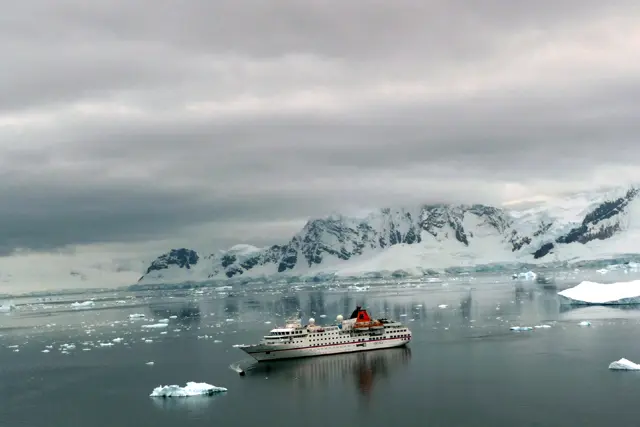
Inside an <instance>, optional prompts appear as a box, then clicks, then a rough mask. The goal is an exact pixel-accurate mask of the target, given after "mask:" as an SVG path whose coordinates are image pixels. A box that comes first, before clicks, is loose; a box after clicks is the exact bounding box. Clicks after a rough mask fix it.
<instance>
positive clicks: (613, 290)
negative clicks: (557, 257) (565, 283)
mask: <svg viewBox="0 0 640 427" xmlns="http://www.w3.org/2000/svg"><path fill="white" fill-rule="evenodd" d="M558 295H560V296H561V297H563V299H564V301H567V302H569V303H571V304H583V305H589V304H604V305H621V304H639V303H640V280H634V281H631V282H617V283H609V284H603V283H596V282H588V281H585V282H582V283H580V284H579V285H577V286H574V287H573V288H569V289H565V290H564V291H561V292H558Z"/></svg>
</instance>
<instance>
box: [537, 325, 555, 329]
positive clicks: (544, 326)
mask: <svg viewBox="0 0 640 427" xmlns="http://www.w3.org/2000/svg"><path fill="white" fill-rule="evenodd" d="M550 327H551V325H536V326H534V328H536V329H549V328H550Z"/></svg>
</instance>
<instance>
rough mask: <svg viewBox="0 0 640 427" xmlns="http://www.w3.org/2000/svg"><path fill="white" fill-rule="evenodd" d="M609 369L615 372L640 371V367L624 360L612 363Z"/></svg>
mask: <svg viewBox="0 0 640 427" xmlns="http://www.w3.org/2000/svg"><path fill="white" fill-rule="evenodd" d="M609 369H612V370H614V371H640V365H638V364H636V363H633V362H632V361H630V360H627V359H625V358H622V359H620V360H617V361H615V362H611V364H610V365H609Z"/></svg>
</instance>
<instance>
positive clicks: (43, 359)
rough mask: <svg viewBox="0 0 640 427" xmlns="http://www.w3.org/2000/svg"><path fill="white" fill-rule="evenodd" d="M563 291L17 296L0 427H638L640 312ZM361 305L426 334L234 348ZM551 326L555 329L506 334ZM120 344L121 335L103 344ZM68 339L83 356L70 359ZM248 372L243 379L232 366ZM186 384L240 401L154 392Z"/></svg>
mask: <svg viewBox="0 0 640 427" xmlns="http://www.w3.org/2000/svg"><path fill="white" fill-rule="evenodd" d="M570 284H572V283H571V280H569V281H566V282H563V283H560V285H559V286H560V287H566V286H568V285H570ZM547 288H549V286H547ZM556 291H557V290H554V289H545V286H543V285H540V284H537V283H535V282H514V281H513V280H511V278H509V277H502V278H500V277H491V276H486V277H483V278H476V279H472V278H467V279H464V278H458V279H456V280H449V281H445V282H444V283H430V284H425V283H421V284H416V283H408V284H407V283H403V284H386V285H384V286H372V288H371V289H370V290H367V291H360V292H358V291H355V292H354V291H353V290H345V289H328V288H327V287H326V286H324V287H323V286H319V287H318V288H304V287H302V288H293V289H291V288H286V289H282V290H281V291H276V290H266V291H265V290H263V291H236V290H234V291H233V293H231V294H227V293H218V292H215V291H205V292H204V294H195V293H193V292H181V293H178V292H174V293H164V294H159V293H151V292H149V293H138V294H135V293H130V294H126V293H121V294H118V295H110V294H101V295H97V296H96V297H97V299H96V305H95V307H94V308H92V309H88V310H72V309H70V308H69V302H72V301H73V299H71V300H68V299H67V300H65V301H51V302H45V305H44V306H43V305H39V303H38V302H37V301H35V300H34V299H31V300H23V301H19V300H16V301H15V302H16V303H19V304H21V305H20V306H19V310H18V311H17V312H14V313H12V314H9V315H1V316H0V328H2V329H1V330H0V334H2V337H0V395H1V396H2V403H1V404H0V425H1V426H12V427H19V426H49V427H51V426H65V427H66V426H93V427H102V426H109V427H111V426H141V425H153V426H156V427H161V426H176V425H180V426H191V425H193V426H202V425H221V426H236V425H237V426H248V425H265V424H266V425H277V426H282V427H286V426H296V427H298V426H300V425H304V426H306V427H311V426H327V425H337V426H343V425H354V424H359V425H368V426H371V427H375V426H389V425H402V426H414V425H415V426H509V427H512V426H605V425H615V426H618V427H619V426H637V425H638V419H639V418H640V409H638V405H637V400H638V396H640V373H635V372H612V371H609V370H608V369H607V367H608V365H609V363H610V362H612V361H614V360H617V359H619V358H621V357H626V358H628V359H631V360H635V361H637V362H640V340H639V337H640V334H639V327H640V311H638V310H633V309H627V310H622V309H616V308H604V307H591V308H583V309H576V310H564V309H562V308H561V307H560V306H559V304H558V301H557V297H556ZM356 304H359V305H363V306H365V307H367V308H368V309H369V310H370V311H371V312H372V314H374V315H378V316H382V315H386V316H389V317H394V318H398V319H401V320H402V321H404V322H406V323H407V324H408V325H409V326H410V328H411V329H412V331H413V336H414V340H413V341H412V343H411V344H410V345H409V346H408V347H407V348H400V349H392V350H380V351H375V352H366V353H356V354H351V355H341V356H330V357H321V358H308V359H300V360H295V361H281V362H273V363H271V364H268V365H262V364H260V365H258V366H255V365H254V366H251V365H250V362H249V360H247V359H246V357H245V356H244V353H243V352H242V351H240V350H239V349H237V348H234V347H233V345H234V344H242V343H253V342H255V341H257V340H259V339H260V337H261V336H262V335H264V333H265V332H266V331H267V330H268V329H270V328H272V327H274V326H276V325H277V324H281V323H282V322H283V319H284V317H286V315H288V314H290V313H292V312H294V311H295V310H297V309H301V310H302V312H303V313H304V317H305V318H306V317H309V316H313V317H315V318H316V319H317V321H318V322H322V321H326V322H330V321H332V320H333V319H335V317H336V315H338V314H345V315H347V314H349V313H350V312H351V311H352V310H353V308H354V306H355V305H356ZM440 305H446V306H447V307H446V308H440V307H439V306H440ZM131 313H144V314H145V315H146V316H147V318H155V319H160V318H165V317H169V316H177V317H176V318H175V319H171V320H170V326H169V327H168V328H167V329H166V330H161V329H143V328H142V327H141V325H143V324H146V323H149V321H148V320H146V321H145V320H141V321H130V320H129V314H131ZM321 315H324V316H326V317H320V316H321ZM581 320H589V321H591V322H592V326H591V327H580V326H578V323H579V322H580V321H581ZM266 322H271V323H266ZM541 323H548V324H551V325H552V328H550V329H540V330H535V331H531V332H512V331H510V330H509V327H510V326H513V325H536V324H541ZM162 332H166V334H163V333H162ZM115 338H122V341H121V342H116V343H114V345H113V346H100V344H99V343H100V342H102V343H107V342H113V339H115ZM63 344H74V345H75V346H76V348H75V349H69V350H67V353H68V354H65V353H63V352H62V351H61V348H62V349H64V347H61V346H62V345H63ZM16 345H17V346H18V347H17V348H16V347H14V346H16ZM47 346H49V347H50V348H48V347H47ZM83 348H86V349H90V350H88V351H83ZM15 350H19V351H17V352H16V351H15ZM43 350H49V352H43ZM149 361H153V362H154V365H153V366H149V365H146V363H147V362H149ZM237 363H240V364H241V365H242V366H244V367H245V368H247V369H248V371H247V375H246V376H244V377H241V376H239V375H238V374H237V373H236V372H235V371H233V370H232V369H230V367H229V366H230V365H233V364H237ZM187 381H198V382H200V381H202V382H208V383H211V384H214V385H218V386H224V387H227V388H228V389H229V391H228V392H227V393H224V394H221V395H217V396H213V397H192V398H172V399H156V398H151V397H149V393H150V392H151V391H152V390H153V388H154V387H156V386H158V385H161V384H182V385H183V384H185V383H186V382H187Z"/></svg>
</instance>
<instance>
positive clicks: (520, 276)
mask: <svg viewBox="0 0 640 427" xmlns="http://www.w3.org/2000/svg"><path fill="white" fill-rule="evenodd" d="M511 277H512V278H513V279H515V280H535V279H536V277H538V275H537V274H536V273H534V272H533V271H527V272H524V273H516V274H514V275H513V276H511Z"/></svg>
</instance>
